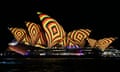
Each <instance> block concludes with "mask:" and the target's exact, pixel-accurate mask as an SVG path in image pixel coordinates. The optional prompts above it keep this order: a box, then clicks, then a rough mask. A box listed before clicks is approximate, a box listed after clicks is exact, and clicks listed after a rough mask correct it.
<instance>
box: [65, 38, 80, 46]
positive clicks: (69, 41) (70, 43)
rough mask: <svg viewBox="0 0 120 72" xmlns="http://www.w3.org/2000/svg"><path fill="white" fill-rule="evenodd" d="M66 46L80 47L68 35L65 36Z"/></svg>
mask: <svg viewBox="0 0 120 72" xmlns="http://www.w3.org/2000/svg"><path fill="white" fill-rule="evenodd" d="M67 48H80V46H79V45H78V44H77V43H76V42H75V41H73V40H71V39H70V38H69V37H68V38H67Z"/></svg>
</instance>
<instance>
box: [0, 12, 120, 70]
mask: <svg viewBox="0 0 120 72" xmlns="http://www.w3.org/2000/svg"><path fill="white" fill-rule="evenodd" d="M37 14H38V18H39V20H40V22H41V23H40V24H36V23H35V22H31V21H29V22H25V23H24V26H25V28H22V27H8V30H9V31H10V32H11V34H12V36H13V37H14V39H13V40H12V41H11V42H10V43H8V48H7V49H6V51H4V52H1V53H0V57H1V58H2V59H1V61H0V64H15V63H16V64H21V63H23V64H28V65H29V64H30V65H31V64H32V63H34V64H35V63H38V64H39V65H41V64H44V62H45V61H48V62H47V63H49V61H52V62H53V63H55V62H56V61H58V60H59V61H63V60H65V59H66V60H68V62H69V61H70V60H69V59H72V60H73V58H75V62H78V61H79V59H80V58H81V59H82V58H83V59H84V58H88V59H93V58H108V57H109V58H111V57H112V58H117V57H120V51H119V50H117V49H115V48H114V47H113V46H112V45H111V44H112V43H113V42H114V41H115V40H116V39H117V37H105V38H102V39H95V38H91V37H90V34H91V33H92V30H90V29H89V28H86V29H84V28H79V29H75V30H72V31H70V32H66V31H65V30H64V28H63V27H62V25H61V24H59V23H58V22H57V20H55V19H54V18H52V17H51V16H49V15H47V14H44V13H42V12H37ZM6 58H7V59H6ZM13 58H16V59H15V60H14V59H13ZM23 58H24V59H26V60H24V59H23ZM36 58H39V59H36ZM51 58H52V59H51ZM10 60H12V61H10ZM31 60H32V61H31ZM41 60H42V63H41V62H39V61H41ZM70 62H71V61H70ZM83 63H86V62H84V61H83ZM86 64H87V63H86ZM22 66H23V65H22ZM8 67H10V68H11V66H8ZM35 67H37V66H35ZM30 68H32V67H30ZM56 68H57V66H56ZM58 69H59V67H58Z"/></svg>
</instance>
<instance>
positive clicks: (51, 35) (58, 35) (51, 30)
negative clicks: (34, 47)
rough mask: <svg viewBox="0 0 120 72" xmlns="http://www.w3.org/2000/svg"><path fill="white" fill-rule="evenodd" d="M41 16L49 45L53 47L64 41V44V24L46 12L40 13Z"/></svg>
mask: <svg viewBox="0 0 120 72" xmlns="http://www.w3.org/2000/svg"><path fill="white" fill-rule="evenodd" d="M39 18H40V20H41V21H42V26H43V28H44V30H45V35H46V39H47V42H48V47H50V48H51V47H53V46H55V45H56V44H59V43H61V42H62V44H63V45H62V46H64V45H65V44H64V37H65V32H64V29H63V28H62V26H60V24H59V23H58V22H57V21H56V20H55V19H53V18H51V17H50V16H48V15H46V14H42V13H39Z"/></svg>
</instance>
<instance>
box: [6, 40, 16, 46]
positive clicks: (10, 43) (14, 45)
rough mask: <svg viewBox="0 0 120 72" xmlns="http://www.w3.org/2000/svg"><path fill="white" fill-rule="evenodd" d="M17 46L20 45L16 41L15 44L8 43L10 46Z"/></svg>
mask: <svg viewBox="0 0 120 72" xmlns="http://www.w3.org/2000/svg"><path fill="white" fill-rule="evenodd" d="M17 44H18V42H17V41H15V42H11V43H8V45H11V46H15V45H17Z"/></svg>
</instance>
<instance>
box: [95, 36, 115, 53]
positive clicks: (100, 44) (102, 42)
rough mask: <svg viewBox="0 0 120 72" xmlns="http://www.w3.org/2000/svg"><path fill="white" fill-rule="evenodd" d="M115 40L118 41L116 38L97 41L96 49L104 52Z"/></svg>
mask: <svg viewBox="0 0 120 72" xmlns="http://www.w3.org/2000/svg"><path fill="white" fill-rule="evenodd" d="M115 40H116V38H114V37H109V38H103V39H100V40H98V41H97V43H96V47H98V48H100V49H101V50H102V51H104V50H105V49H106V48H108V46H109V45H110V44H111V43H112V42H113V41H115Z"/></svg>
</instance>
